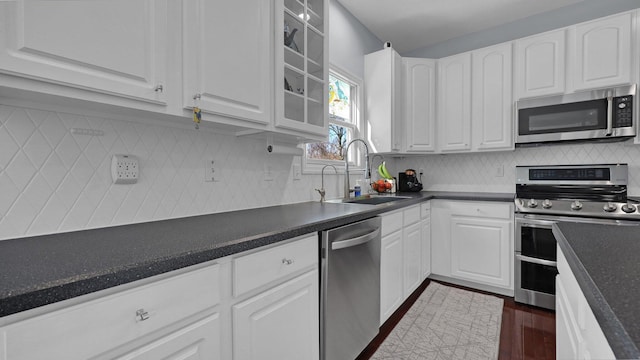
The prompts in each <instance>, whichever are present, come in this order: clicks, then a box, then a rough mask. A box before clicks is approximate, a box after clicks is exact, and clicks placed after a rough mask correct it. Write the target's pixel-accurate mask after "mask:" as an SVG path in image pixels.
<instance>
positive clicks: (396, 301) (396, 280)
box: [380, 205, 423, 325]
mask: <svg viewBox="0 0 640 360" xmlns="http://www.w3.org/2000/svg"><path fill="white" fill-rule="evenodd" d="M381 217H382V246H381V251H380V325H382V324H383V323H384V322H385V321H386V320H387V319H388V318H389V316H391V314H393V312H394V311H396V309H397V308H398V307H399V306H400V305H401V304H402V303H403V302H404V300H405V299H406V298H407V297H408V296H409V295H411V293H412V292H413V291H414V290H415V289H416V288H418V286H419V285H420V284H421V283H422V280H423V270H422V254H423V252H422V246H423V244H422V243H423V237H422V222H421V221H420V220H421V216H420V206H418V205H415V206H412V207H409V208H407V209H405V210H397V211H394V212H391V213H388V214H382V215H381Z"/></svg>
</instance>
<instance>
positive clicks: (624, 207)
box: [622, 203, 636, 214]
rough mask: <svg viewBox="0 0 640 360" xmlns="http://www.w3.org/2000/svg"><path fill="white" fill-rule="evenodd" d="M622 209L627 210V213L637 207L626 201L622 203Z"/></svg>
mask: <svg viewBox="0 0 640 360" xmlns="http://www.w3.org/2000/svg"><path fill="white" fill-rule="evenodd" d="M622 211H624V212H626V213H627V214H631V213H632V212H634V211H636V207H635V206H633V204H631V203H626V204H624V205H622Z"/></svg>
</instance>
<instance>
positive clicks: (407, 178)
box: [398, 169, 422, 192]
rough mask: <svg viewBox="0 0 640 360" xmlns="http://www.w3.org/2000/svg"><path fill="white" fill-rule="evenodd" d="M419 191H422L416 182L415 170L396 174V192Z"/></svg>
mask: <svg viewBox="0 0 640 360" xmlns="http://www.w3.org/2000/svg"><path fill="white" fill-rule="evenodd" d="M420 190H422V184H421V183H420V181H418V178H417V177H416V171H415V170H413V169H407V170H405V171H404V172H401V173H398V191H400V192H411V191H420Z"/></svg>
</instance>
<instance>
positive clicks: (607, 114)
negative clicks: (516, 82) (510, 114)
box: [516, 85, 636, 146]
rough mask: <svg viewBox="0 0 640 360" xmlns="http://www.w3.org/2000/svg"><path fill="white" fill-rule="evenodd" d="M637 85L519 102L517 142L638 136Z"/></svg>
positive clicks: (528, 143)
mask: <svg viewBox="0 0 640 360" xmlns="http://www.w3.org/2000/svg"><path fill="white" fill-rule="evenodd" d="M635 95H636V85H631V86H624V87H616V88H610V89H600V90H592V91H583V92H578V93H574V94H568V95H559V96H548V97H540V98H533V99H524V100H520V101H518V102H517V103H516V109H517V112H516V113H517V120H516V126H517V132H516V145H517V146H523V145H531V144H538V143H545V142H557V141H565V140H610V141H611V140H625V139H628V138H630V137H634V136H636V129H635V127H636V120H635V115H634V104H633V99H634V96H635Z"/></svg>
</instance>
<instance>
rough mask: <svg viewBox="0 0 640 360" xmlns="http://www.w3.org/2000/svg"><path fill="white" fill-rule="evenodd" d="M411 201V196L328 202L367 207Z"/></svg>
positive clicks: (388, 196) (379, 196)
mask: <svg viewBox="0 0 640 360" xmlns="http://www.w3.org/2000/svg"><path fill="white" fill-rule="evenodd" d="M405 199H411V197H410V196H391V195H368V196H366V195H365V196H362V197H357V198H352V199H332V200H327V202H328V203H343V204H365V205H378V204H385V203H388V202H393V201H399V200H405Z"/></svg>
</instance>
